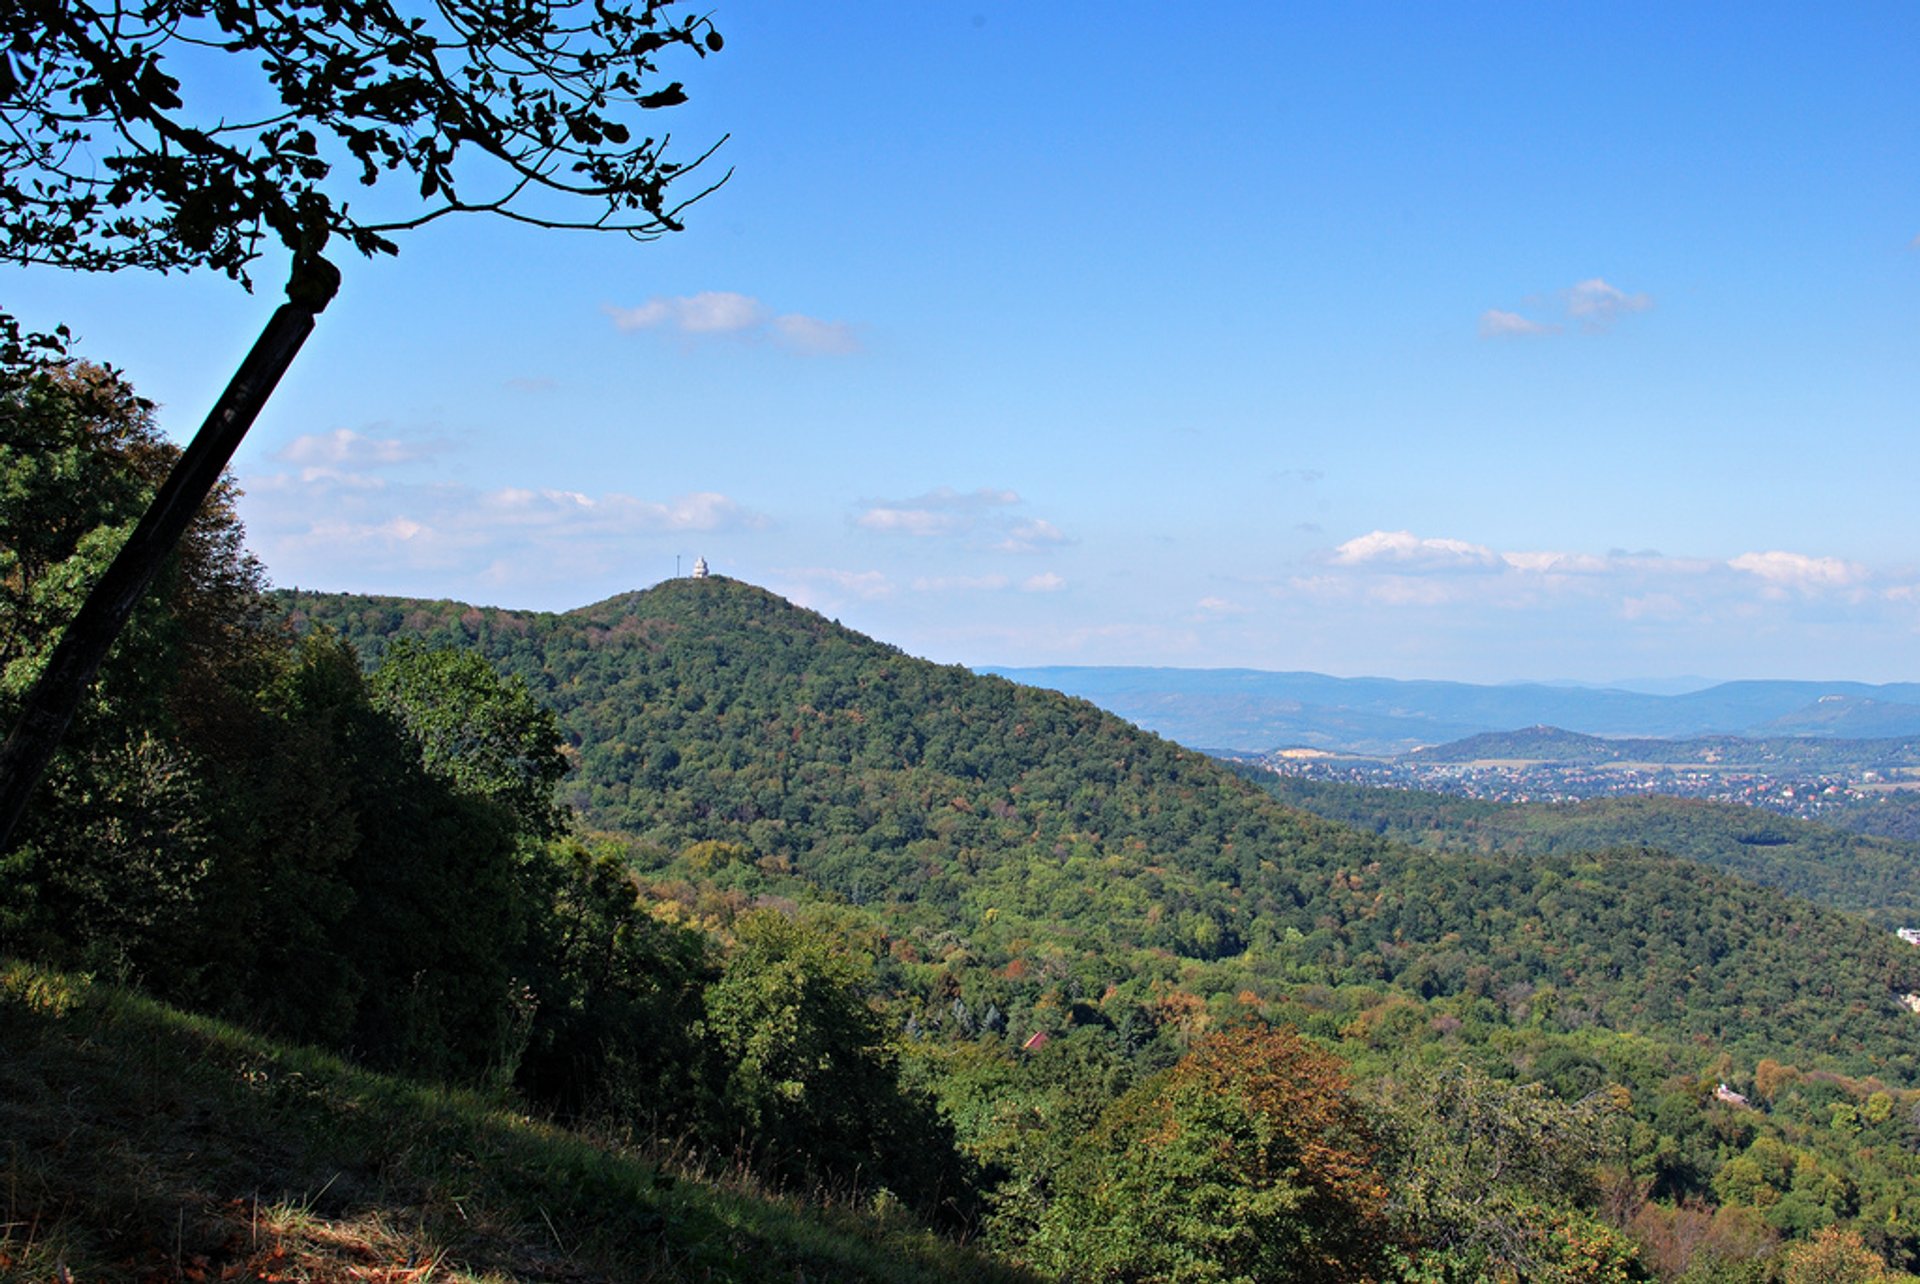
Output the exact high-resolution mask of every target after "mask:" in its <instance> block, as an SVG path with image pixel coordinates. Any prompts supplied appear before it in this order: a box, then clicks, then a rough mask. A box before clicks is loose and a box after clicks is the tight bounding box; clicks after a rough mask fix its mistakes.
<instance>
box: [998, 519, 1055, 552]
mask: <svg viewBox="0 0 1920 1284" xmlns="http://www.w3.org/2000/svg"><path fill="white" fill-rule="evenodd" d="M1068 542H1069V541H1068V539H1067V537H1066V534H1065V532H1063V531H1062V530H1061V529H1060V528H1059V527H1058V526H1055V525H1054V524H1053V523H1052V522H1050V521H1048V520H1047V519H1046V518H1044V517H1036V518H1034V519H1033V520H1031V521H1025V522H1021V523H1020V524H1019V525H1018V526H1015V527H1014V528H1013V529H1012V530H1010V531H1008V532H1007V537H1006V538H1005V539H1003V540H1001V541H1000V542H999V543H998V544H996V545H994V547H995V548H997V549H999V550H1000V551H1001V552H1003V553H1036V552H1038V551H1040V550H1041V549H1043V548H1051V547H1053V546H1054V545H1057V544H1065V543H1068Z"/></svg>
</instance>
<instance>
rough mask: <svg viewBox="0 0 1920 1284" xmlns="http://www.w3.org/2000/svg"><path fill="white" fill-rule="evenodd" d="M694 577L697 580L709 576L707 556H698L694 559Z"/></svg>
mask: <svg viewBox="0 0 1920 1284" xmlns="http://www.w3.org/2000/svg"><path fill="white" fill-rule="evenodd" d="M693 578H694V579H696V580H704V579H706V578H707V559H706V558H704V557H696V558H694V559H693Z"/></svg>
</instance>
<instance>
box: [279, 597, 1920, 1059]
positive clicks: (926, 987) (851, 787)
mask: <svg viewBox="0 0 1920 1284" xmlns="http://www.w3.org/2000/svg"><path fill="white" fill-rule="evenodd" d="M281 600H282V601H283V602H284V603H285V604H286V605H287V607H288V608H289V610H290V611H291V612H292V613H293V614H294V617H295V619H296V621H297V622H299V623H300V624H301V625H302V626H305V627H311V626H312V625H315V624H325V625H328V626H329V627H333V628H337V629H338V630H339V631H340V633H341V634H342V635H343V636H345V637H347V638H349V639H350V640H352V641H353V642H355V643H356V644H357V645H359V646H360V647H361V648H362V650H363V652H364V653H367V654H370V655H371V654H378V653H380V648H381V646H383V645H386V644H388V643H390V642H391V641H393V640H396V639H403V638H418V639H421V640H423V641H425V642H427V643H429V644H440V643H452V644H456V645H465V646H468V647H471V648H473V649H475V650H476V651H478V652H479V653H480V654H483V655H486V656H488V657H489V658H490V659H492V660H494V661H495V662H496V663H499V664H501V665H502V666H503V667H504V668H506V669H507V670H508V671H509V672H512V673H515V674H516V675H517V676H520V677H522V678H523V679H524V680H525V681H527V683H528V684H529V686H530V687H531V688H532V689H533V690H535V691H536V692H539V693H540V694H541V696H542V698H543V699H545V700H547V701H549V702H551V704H552V706H553V707H554V709H555V710H556V711H557V713H558V715H559V718H560V722H561V725H562V727H563V728H564V729H565V730H566V732H567V734H568V738H569V740H570V742H571V743H572V745H573V747H574V752H575V755H576V758H577V767H576V770H575V773H574V775H573V777H572V778H570V780H569V781H568V783H567V784H566V785H564V786H563V796H566V797H568V798H569V799H570V801H571V802H572V803H573V805H574V806H575V807H576V808H577V809H578V812H579V814H580V816H581V817H582V818H583V819H584V820H585V821H586V822H587V823H588V824H589V825H591V826H593V827H596V828H600V829H604V830H607V831H611V832H615V833H618V834H621V835H624V836H626V837H627V838H628V839H629V840H630V841H631V842H632V844H633V855H632V859H633V860H634V861H635V862H636V863H637V866H638V867H639V868H640V869H641V870H642V871H643V873H644V874H645V875H646V876H647V877H648V878H649V879H650V880H652V881H654V882H655V883H656V884H658V885H660V886H663V887H671V886H673V885H675V884H676V883H678V884H681V885H683V886H684V887H685V888H686V889H687V890H685V891H684V892H681V893H678V895H680V896H681V898H682V899H684V900H686V901H687V902H688V906H689V913H690V915H693V916H696V917H697V916H699V915H700V914H709V915H711V914H715V913H718V914H719V915H720V916H721V917H720V918H719V919H716V920H715V921H716V922H723V921H724V914H725V904H726V903H727V902H726V901H725V900H724V899H723V898H731V903H733V904H737V905H748V904H752V903H755V901H756V900H758V899H762V898H766V897H776V898H786V899H789V900H793V901H812V900H819V899H822V898H824V899H827V900H830V901H833V902H836V903H842V904H844V905H846V906H848V907H850V908H863V909H865V910H867V911H868V914H869V916H870V917H872V918H874V919H876V920H877V922H878V923H879V924H880V925H882V926H883V928H884V930H885V931H886V932H887V933H888V934H889V935H891V936H893V937H895V938H898V939H896V940H895V941H894V943H893V945H892V946H891V947H890V948H891V951H892V958H893V962H894V973H895V979H894V980H893V981H892V984H895V985H897V986H900V987H902V988H904V989H906V990H908V991H909V992H912V993H915V994H918V995H920V996H921V997H922V1001H923V1002H924V1003H925V1005H926V1010H925V1012H924V1013H922V1014H921V1015H920V1018H919V1019H920V1021H921V1023H922V1025H923V1026H925V1025H931V1024H937V1023H938V1022H940V1021H941V1020H942V1019H943V1016H942V1008H943V1007H944V1005H945V1004H947V1003H948V1002H949V1001H950V1000H951V999H952V998H954V997H959V998H961V999H962V1000H964V1001H965V1002H966V1003H967V1004H968V1005H969V1008H970V1010H972V1011H984V1010H985V1008H986V1007H987V1006H989V1005H992V1006H994V1007H995V1008H996V1009H997V1011H998V1012H999V1013H1000V1014H1001V1015H1002V1017H1003V1018H1004V1019H1005V1021H1006V1022H1007V1025H1008V1028H1009V1029H1010V1030H1011V1031H1013V1032H1015V1033H1018V1034H1021V1035H1023V1036H1024V1035H1025V1034H1026V1033H1029V1032H1031V1031H1033V1030H1036V1029H1048V1028H1051V1027H1053V1026H1054V1025H1057V1024H1058V1023H1059V1022H1060V1021H1061V1020H1062V1018H1063V1015H1064V1014H1070V1013H1071V1012H1072V1011H1073V1010H1074V1005H1075V1004H1077V1003H1087V1002H1089V1001H1091V1002H1093V1003H1097V1004H1098V1005H1099V1007H1098V1012H1099V1015H1100V1018H1101V1019H1103V1020H1108V1021H1112V1022H1115V1023H1121V1022H1124V1021H1126V1020H1127V1019H1128V1018H1129V1015H1130V1014H1131V1012H1132V1010H1133V1009H1134V1008H1136V1007H1138V1006H1140V1005H1143V1004H1148V1003H1150V1001H1151V999H1152V996H1153V995H1154V993H1155V987H1156V986H1158V987H1160V988H1161V989H1165V988H1167V987H1175V988H1184V989H1189V990H1196V991H1197V992H1199V993H1201V994H1203V995H1205V996H1214V995H1225V994H1236V993H1238V992H1239V991H1241V990H1243V989H1248V988H1251V989H1253V990H1254V991H1255V992H1256V993H1259V994H1262V995H1277V994H1280V993H1283V992H1285V990H1286V989H1287V988H1288V987H1297V986H1300V985H1332V986H1338V985H1386V986H1391V987H1394V988H1398V989H1403V990H1409V991H1412V992H1415V993H1418V994H1420V995H1422V996H1424V997H1438V996H1444V995H1451V994H1459V993H1463V992H1466V991H1469V990H1473V991H1476V992H1479V993H1482V994H1486V995H1506V996H1508V998H1507V999H1506V1000H1505V1001H1506V1002H1508V1004H1509V1006H1510V1007H1512V1008H1513V1009H1514V1010H1515V1012H1516V1013H1518V1014H1521V1015H1524V1014H1525V1013H1526V1012H1527V1011H1528V1009H1529V1004H1530V1003H1531V1000H1530V999H1529V998H1527V997H1526V994H1527V993H1528V992H1530V991H1532V990H1533V989H1535V988H1537V987H1542V986H1546V987H1550V988H1551V989H1552V990H1553V992H1554V994H1555V996H1556V997H1555V999H1554V1003H1555V1004H1556V1006H1557V1007H1558V1008H1559V1009H1561V1010H1563V1011H1564V1012H1566V1013H1567V1014H1568V1015H1567V1016H1566V1017H1565V1018H1563V1019H1570V1020H1574V1021H1581V1022H1587V1023H1594V1024H1600V1025H1605V1026H1608V1027H1612V1028H1618V1029H1633V1030H1639V1031H1642V1032H1646V1033H1655V1034H1660V1035H1663V1036H1665V1037H1669V1038H1674V1039H1690V1038H1693V1037H1695V1036H1696V1035H1705V1036H1706V1037H1708V1038H1710V1039H1711V1040H1712V1041H1713V1042H1714V1043H1715V1044H1716V1045H1717V1046H1722V1047H1726V1048H1728V1049H1730V1050H1734V1051H1737V1052H1740V1053H1744V1054H1746V1055H1748V1056H1750V1057H1758V1056H1764V1055H1768V1054H1769V1052H1770V1051H1771V1050H1775V1049H1780V1048H1793V1049H1807V1050H1810V1052H1809V1055H1810V1056H1811V1057H1812V1058H1814V1059H1815V1060H1817V1062H1818V1063H1819V1064H1822V1065H1827V1066H1830V1067H1831V1068H1833V1069H1836V1070H1841V1071H1845V1072H1848V1073H1876V1074H1887V1075H1892V1076H1895V1077H1896V1078H1898V1079H1900V1080H1901V1081H1903V1082H1905V1081H1908V1080H1910V1079H1912V1077H1913V1076H1914V1075H1915V1074H1916V1072H1920V1056H1916V1049H1915V1045H1914V1041H1913V1038H1912V1035H1913V1018H1912V1014H1910V1013H1908V1012H1906V1011H1905V1010H1904V1009H1903V1008H1902V1007H1901V1006H1900V1004H1899V1002H1898V996H1899V994H1901V993H1904V992H1907V991H1909V990H1914V989H1920V956H1916V955H1915V953H1914V952H1913V951H1911V950H1909V949H1908V948H1907V947H1905V946H1903V945H1901V944H1900V943H1899V942H1898V941H1895V940H1893V939H1892V938H1891V937H1888V936H1886V935H1885V934H1883V933H1880V932H1876V931H1874V930H1871V929H1870V928H1869V927H1867V926H1866V925H1865V924H1862V923H1860V922H1858V921H1856V920H1853V919H1849V918H1845V917H1841V916H1838V915H1833V914H1829V913H1825V912H1823V911H1821V910H1819V909H1817V908H1815V907H1813V906H1810V905H1807V904H1804V903H1801V902H1795V901H1791V900H1788V899H1786V898H1783V897H1781V896H1779V895H1777V894H1775V893H1772V892H1770V891H1767V890H1765V889H1762V888H1758V887H1754V886H1752V885H1750V884H1748V883H1745V882H1742V881H1739V880H1736V879H1732V878H1728V877H1726V876H1724V875H1721V874H1718V873H1715V872H1713V871H1711V870H1708V869H1704V868H1702V867H1701V866H1699V865H1696V864H1693V863H1690V862H1684V861H1677V860H1673V859H1671V858H1669V857H1666V856H1663V855H1660V854H1658V853H1654V852H1650V851H1644V850H1638V849H1633V848H1618V849H1613V850H1605V851H1600V852H1597V853H1596V852H1591V851H1589V852H1585V853H1582V854H1581V855H1578V856H1560V855H1540V856H1532V855H1528V856H1522V857H1519V858H1511V857H1505V856H1503V857H1500V858H1488V857H1482V856H1479V855H1477V854H1473V853H1465V852H1454V851H1450V850H1449V851H1436V852H1428V851H1417V850H1409V849H1407V848H1405V847H1403V846H1400V845H1397V844H1394V843H1391V842H1386V841H1382V840H1379V839H1377V838H1374V837H1372V836H1363V835H1361V834H1359V833H1357V832H1355V831H1354V830H1352V829H1350V828H1347V827H1345V826H1337V825H1329V824H1327V823H1324V822H1322V821H1320V820H1318V819H1316V818H1314V817H1311V816H1308V815H1305V814H1303V813H1302V812H1300V811H1298V810H1295V809H1292V808H1287V807H1282V806H1279V805H1277V804H1276V803H1275V802H1274V800H1273V799H1271V798H1270V797H1269V796H1267V795H1266V794H1265V793H1264V792H1263V791H1262V790H1261V789H1260V788H1258V787H1257V786H1255V785H1254V784H1252V783H1250V782H1248V781H1246V780H1243V779H1241V778H1239V777H1238V776H1236V775H1235V774H1234V773H1233V772H1232V771H1230V770H1228V769H1226V768H1225V767H1223V766H1221V765H1220V764H1218V763H1215V762H1213V761H1211V760H1209V759H1206V758H1204V757H1202V756H1200V755H1196V754H1192V753H1189V752H1187V751H1185V750H1182V749H1180V748H1178V747H1176V746H1174V745H1172V744H1170V743H1168V742H1166V741H1164V740H1161V739H1159V738H1157V737H1154V736H1151V735H1148V734H1146V733H1143V732H1141V731H1139V730H1138V729H1136V728H1134V727H1131V726H1130V725H1128V724H1126V723H1124V722H1121V721H1120V720H1119V719H1117V718H1113V717H1111V716H1110V715H1107V714H1104V713H1102V712H1100V711H1099V710H1097V709H1096V708H1094V707H1093V706H1092V705H1089V704H1086V703H1084V702H1082V701H1077V700H1072V699H1069V698H1066V697H1063V696H1060V695H1058V694H1056V693H1052V692H1046V691H1040V690H1036V689H1032V688H1023V687H1018V686H1015V685H1013V684H1011V683H1007V682H1005V681H1002V680H1000V679H996V678H991V677H979V676H975V675H972V674H970V673H968V672H966V671H965V670H963V669H959V668H951V667H942V666H937V665H932V664H928V663H926V662H924V661H917V660H913V659H911V658H909V657H906V656H903V655H901V654H900V653H899V652H898V651H896V650H894V649H892V648H890V647H885V646H883V645H880V644H878V643H875V642H872V641H870V640H868V639H865V638H862V637H860V636H859V635H857V634H854V633H852V632H850V631H848V630H845V629H842V628H840V627H838V626H836V625H834V624H831V623H829V622H828V621H826V620H823V619H821V618H820V617H818V616H815V615H812V614H811V613H809V612H805V611H801V610H799V609H798V608H795V607H793V606H791V605H789V604H788V603H786V602H784V601H782V600H781V599H779V598H777V597H775V596H773V595H772V594H769V593H767V592H765V591H764V590H760V589H757V588H753V587H751V586H749V585H744V584H739V583H734V582H731V581H727V580H724V579H719V578H709V579H701V580H695V579H683V580H672V581H668V582H666V583H664V584H662V585H660V586H658V587H656V588H654V589H652V590H650V591H648V592H646V593H642V594H632V595H626V596H623V597H619V598H615V599H612V600H611V601H608V602H604V603H601V604H599V605H597V606H593V607H589V608H585V609H583V610H580V611H576V612H571V613H568V614H565V615H534V614H523V613H509V612H496V611H484V610H479V609H475V608H472V607H467V606H464V605H461V604H456V603H421V602H404V601H397V600H389V599H368V598H356V597H351V596H341V597H320V596H316V595H310V594H286V595H282V599H281ZM713 844H718V846H713ZM695 887H699V888H702V889H705V890H704V891H694V890H692V889H693V888H695ZM717 898H722V899H717ZM1470 972H1471V976H1470V975H1469V973H1470ZM1135 1019H1136V1021H1137V1020H1138V1019H1139V1018H1137V1017H1136V1018H1135Z"/></svg>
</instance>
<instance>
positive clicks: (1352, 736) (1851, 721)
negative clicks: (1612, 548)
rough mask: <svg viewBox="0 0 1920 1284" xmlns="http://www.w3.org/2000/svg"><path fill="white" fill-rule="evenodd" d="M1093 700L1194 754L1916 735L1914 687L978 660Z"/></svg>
mask: <svg viewBox="0 0 1920 1284" xmlns="http://www.w3.org/2000/svg"><path fill="white" fill-rule="evenodd" d="M982 672H987V673H997V674H999V675H1001V676H1002V677H1006V678H1011V679H1012V680H1014V681H1016V682H1023V683H1027V684H1029V685H1032V686H1039V687H1048V688H1051V689H1053V690H1056V691H1061V692H1064V693H1066V694H1067V695H1073V696H1079V697H1081V698H1082V699H1086V700H1091V701H1093V702H1094V703H1095V704H1098V705H1100V706H1102V707H1103V708H1106V709H1108V710H1110V711H1112V712H1114V713H1117V714H1119V715H1121V716H1122V717H1124V718H1127V719H1130V720H1131V721H1133V722H1136V723H1138V724H1140V725H1141V726H1143V727H1146V728H1147V729H1148V730H1151V731H1156V732H1159V733H1160V734H1161V735H1164V736H1166V737H1168V738H1169V739H1172V740H1177V741H1179V742H1180V743H1182V744H1185V745H1188V746H1191V747H1193V748H1199V749H1212V750H1229V751H1239V752H1262V751H1265V750H1269V749H1275V748H1282V747H1286V746H1293V745H1302V746H1309V747H1313V748H1320V749H1333V750H1343V751H1346V752H1351V753H1373V754H1393V753H1404V752H1407V751H1408V750H1411V749H1414V748H1416V747H1419V746H1421V745H1432V744H1442V743H1445V742H1448V741H1452V740H1459V739H1463V738H1465V737H1467V736H1471V735H1476V734H1480V733H1483V732H1494V731H1508V730H1512V729H1514V728H1517V727H1529V726H1540V725H1550V726H1554V727H1560V728H1564V729H1566V730H1569V731H1577V732H1582V733H1585V734H1588V735H1597V736H1641V737H1654V738H1672V737H1683V736H1685V737H1691V736H1710V735H1776V736H1777V735H1783V734H1792V735H1803V736H1822V737H1840V738H1863V737H1874V738H1878V737H1887V736H1905V735H1920V683H1912V682H1905V683H1888V684H1885V685H1880V686H1875V685H1872V684H1869V683H1863V682H1805V681H1784V680H1783V681H1741V682H1721V683H1717V684H1715V685H1713V686H1710V687H1707V688H1705V689H1704V690H1696V691H1685V692H1681V693H1679V694H1672V695H1663V694H1656V693H1651V692H1647V691H1644V690H1641V691H1626V690H1619V689H1616V688H1604V687H1598V688H1597V687H1582V686H1572V685H1548V684H1544V683H1513V684H1505V685H1499V686H1490V685H1479V684H1475V683H1467V682H1442V681H1401V680H1397V679H1392V678H1336V677H1329V676H1328V675H1326V674H1322V673H1282V672H1269V671H1265V670H1259V669H1169V668H1131V667H1081V666H1071V665H1062V666H1052V667H1044V668H988V669H984V670H982Z"/></svg>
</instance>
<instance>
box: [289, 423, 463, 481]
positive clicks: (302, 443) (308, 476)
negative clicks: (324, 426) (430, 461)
mask: <svg viewBox="0 0 1920 1284" xmlns="http://www.w3.org/2000/svg"><path fill="white" fill-rule="evenodd" d="M442 449H444V447H443V446H442V445H440V444H439V443H433V442H425V441H409V440H406V439H404V438H400V437H368V436H364V435H362V434H360V433H357V432H355V431H353V429H351V428H336V429H334V430H333V431H332V432H314V433H306V434H304V435H302V436H299V437H295V438H294V439H293V440H292V441H290V442H288V443H287V444H286V445H284V446H282V447H281V448H280V449H279V450H277V451H275V452H274V455H273V457H274V458H275V459H277V460H279V461H280V462H281V463H283V464H291V465H293V466H294V467H295V468H296V469H298V470H299V476H300V478H301V480H303V481H307V482H318V481H329V480H331V481H337V482H340V483H343V484H346V485H351V486H359V487H376V486H382V485H384V484H385V482H384V480H383V479H381V478H379V477H376V476H375V475H374V474H375V473H376V472H378V471H380V470H383V469H387V468H393V467H396V466H398V465H401V464H410V463H413V462H415V461H416V460H421V459H425V458H427V457H428V456H430V455H433V454H436V453H438V452H439V451H440V450H442Z"/></svg>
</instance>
